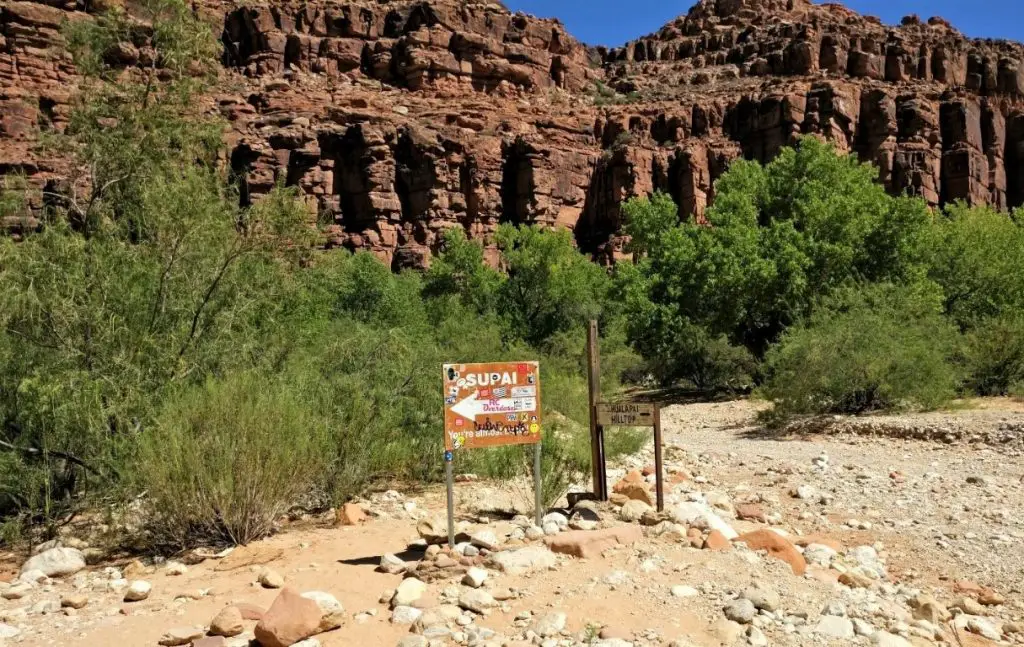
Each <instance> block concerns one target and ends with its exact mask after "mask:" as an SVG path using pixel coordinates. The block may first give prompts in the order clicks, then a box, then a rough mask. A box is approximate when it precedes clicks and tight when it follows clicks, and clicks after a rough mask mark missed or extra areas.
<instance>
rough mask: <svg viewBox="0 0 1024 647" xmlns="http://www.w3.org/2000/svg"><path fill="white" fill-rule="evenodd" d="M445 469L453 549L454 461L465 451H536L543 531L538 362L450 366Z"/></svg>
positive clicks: (535, 474) (537, 504)
mask: <svg viewBox="0 0 1024 647" xmlns="http://www.w3.org/2000/svg"><path fill="white" fill-rule="evenodd" d="M441 368H442V371H443V384H444V449H445V452H444V465H445V477H446V479H445V480H446V481H447V486H448V543H449V545H451V546H452V547H454V546H455V483H454V477H453V475H452V461H453V460H454V459H455V454H456V452H459V451H462V450H464V449H477V448H483V447H502V446H506V445H533V447H534V449H533V485H534V508H535V512H534V515H535V521H536V523H537V525H538V526H539V525H541V517H542V516H543V510H542V509H541V508H542V503H541V498H542V497H541V473H540V469H541V467H540V442H541V404H540V365H539V364H538V363H537V362H491V363H486V364H445V365H444V366H442V367H441Z"/></svg>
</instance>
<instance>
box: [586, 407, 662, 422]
mask: <svg viewBox="0 0 1024 647" xmlns="http://www.w3.org/2000/svg"><path fill="white" fill-rule="evenodd" d="M597 424H599V425H603V426H605V427H653V426H654V404H653V403H651V402H615V403H605V402H599V403H598V405H597Z"/></svg>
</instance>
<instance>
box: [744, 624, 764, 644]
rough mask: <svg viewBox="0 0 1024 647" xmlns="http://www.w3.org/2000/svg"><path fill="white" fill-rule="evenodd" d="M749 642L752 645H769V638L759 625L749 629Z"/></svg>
mask: <svg viewBox="0 0 1024 647" xmlns="http://www.w3.org/2000/svg"><path fill="white" fill-rule="evenodd" d="M747 642H748V643H750V645H751V647H768V638H767V636H765V635H764V632H762V631H761V630H760V629H758V628H757V627H750V628H749V629H747Z"/></svg>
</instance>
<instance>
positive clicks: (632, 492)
mask: <svg viewBox="0 0 1024 647" xmlns="http://www.w3.org/2000/svg"><path fill="white" fill-rule="evenodd" d="M620 485H621V487H619V486H620ZM615 487H616V488H618V489H617V490H616V491H615V493H616V494H620V495H622V496H624V497H626V498H628V499H635V500H636V501H643V502H644V503H646V504H647V505H649V506H653V505H654V498H653V497H652V496H651V492H650V490H648V489H647V486H646V485H645V484H644V483H624V484H623V483H619V484H617V485H616V486H615Z"/></svg>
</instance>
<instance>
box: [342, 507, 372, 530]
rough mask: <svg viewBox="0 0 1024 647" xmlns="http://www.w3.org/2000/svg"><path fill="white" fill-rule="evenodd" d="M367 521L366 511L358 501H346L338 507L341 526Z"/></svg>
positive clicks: (355, 524)
mask: <svg viewBox="0 0 1024 647" xmlns="http://www.w3.org/2000/svg"><path fill="white" fill-rule="evenodd" d="M364 521H366V513H365V512H363V508H362V507H361V506H360V505H359V504H357V503H346V504H345V505H343V506H341V508H339V509H338V525H339V526H357V525H359V524H361V523H362V522H364Z"/></svg>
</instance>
